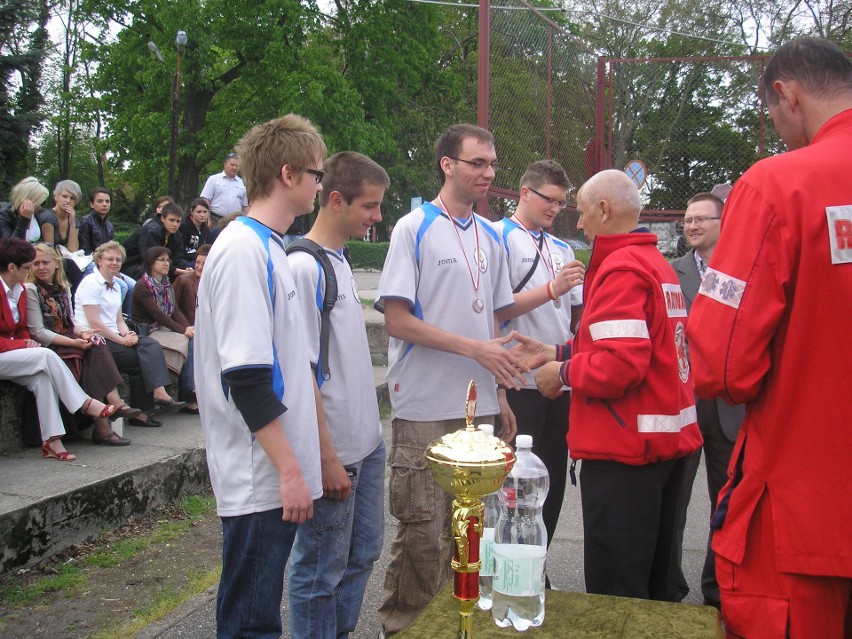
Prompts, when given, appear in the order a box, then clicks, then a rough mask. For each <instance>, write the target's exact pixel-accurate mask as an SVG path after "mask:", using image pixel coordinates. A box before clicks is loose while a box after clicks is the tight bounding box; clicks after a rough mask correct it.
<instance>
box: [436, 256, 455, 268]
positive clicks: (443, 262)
mask: <svg viewBox="0 0 852 639" xmlns="http://www.w3.org/2000/svg"><path fill="white" fill-rule="evenodd" d="M456 262H458V260H457V259H456V258H454V257H448V258H447V259H445V260H438V266H444V265H446V264H455V263H456Z"/></svg>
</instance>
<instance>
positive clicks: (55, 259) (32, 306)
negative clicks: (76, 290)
mask: <svg viewBox="0 0 852 639" xmlns="http://www.w3.org/2000/svg"><path fill="white" fill-rule="evenodd" d="M35 250H36V256H35V259H34V260H33V267H32V269H31V270H30V275H29V277H28V278H27V280H28V283H27V285H26V289H27V327H28V328H29V331H30V335H31V336H32V337H33V339H35V341H37V342H39V343H40V344H42V345H43V346H47V347H48V348H50V349H51V350H53V351H55V352H56V354H57V355H59V357H61V358H62V360H63V361H64V362H65V364H66V365H67V366H68V368H69V369H71V372H72V374H73V375H74V379H76V380H77V382H78V383H79V384H80V386H81V387H82V388H83V390H84V391H86V392H87V393H88V394H89V395H91V396H92V397H97V398H98V399H103V398H105V399H106V401H107V403H109V404H114V405H115V406H118V409H117V410H116V411H115V413H113V419H116V418H118V417H126V418H128V419H131V418H133V417H138V416H139V415H140V414H141V413H142V411H141V410H139V409H138V408H131V407H130V406H128V405H127V404H125V403H124V401H123V400H122V399H121V396H120V395H119V394H118V389H117V388H116V387H117V386H118V385H119V384H120V383H121V373H119V372H118V369H117V368H116V367H115V362H114V361H113V359H112V355H111V354H110V352H109V349H108V348H107V347H106V344H105V343H104V340H103V338H102V337H100V336H99V335H98V334H97V332H96V331H93V330H91V329H88V330H83V329H82V328H80V327H78V326H74V320H73V310H72V307H71V293H70V291H69V290H68V280H67V279H66V278H65V273H64V271H63V270H62V259H61V257H60V255H59V251H57V250H56V249H55V248H53V247H52V246H48V245H47V244H36V245H35ZM95 426H96V428H95V431H94V432H93V433H92V441H93V442H95V443H96V444H111V445H113V446H127V445H128V444H130V440H129V439H126V438H124V437H121V436H120V435H119V434H118V433H116V432H115V431H113V430H112V428H110V426H109V424H108V423H107V422H106V421H105V420H102V421H100V422H96V424H95Z"/></svg>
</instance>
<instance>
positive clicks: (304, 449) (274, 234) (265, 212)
mask: <svg viewBox="0 0 852 639" xmlns="http://www.w3.org/2000/svg"><path fill="white" fill-rule="evenodd" d="M239 150H240V153H241V155H242V158H243V169H244V174H245V177H246V182H247V185H248V192H249V196H250V197H251V199H252V201H253V203H254V205H253V207H252V210H251V215H250V216H247V217H241V218H238V219H237V220H235V221H234V222H233V223H232V224H231V225H229V226H228V228H227V229H226V230H225V231H223V232H222V235H221V236H220V237H219V239H218V241H217V242H216V244H215V246H214V247H213V248H212V249H211V251H210V255H209V257H208V259H207V262H206V264H205V269H204V270H205V272H204V277H202V278H201V282H200V285H199V290H198V309H197V310H196V317H195V320H196V338H195V339H196V345H195V357H196V371H197V376H196V379H197V381H198V384H197V387H196V393H197V395H198V401H199V405H200V410H201V424H202V427H203V429H204V434H205V439H206V442H207V459H208V465H209V468H210V478H211V482H212V484H213V490H214V493H215V495H216V504H217V508H218V512H219V515H220V517H221V518H222V531H223V550H222V577H221V580H220V583H219V593H218V597H217V604H216V621H217V634H218V637H219V638H220V639H222V638H230V637H234V638H236V637H246V636H279V635H280V633H281V613H280V610H281V596H282V590H283V582H284V570H285V565H286V563H287V560H288V558H289V555H290V549H291V547H292V544H293V540H294V538H295V535H296V530H297V528H298V525H299V524H301V523H304V522H305V521H307V520H308V519H310V518H311V515H312V514H313V500H314V499H317V498H319V497H320V496H321V495H322V477H321V472H320V444H319V436H318V432H317V431H318V428H317V419H318V414H317V397H318V395H317V394H316V393H315V388H316V387H315V384H314V382H313V380H312V375H311V368H310V359H309V353H308V347H307V334H306V330H305V327H304V323H303V320H302V310H301V305H300V300H299V296H298V293H297V291H296V286H295V283H294V281H293V276H292V274H291V272H290V268H289V265H288V262H287V256H286V254H285V252H284V246H283V242H282V240H281V235H282V234H283V233H284V232H285V231H286V230H287V228H288V227H289V226H290V224H291V222H292V221H293V218H295V217H296V216H297V215H302V214H304V213H308V212H310V211H311V210H312V209H313V205H314V200H315V198H316V195H317V193H318V192H319V191H320V190H321V189H322V187H321V186H320V180H321V179H322V175H323V173H322V170H321V167H322V162H323V159H324V157H325V153H326V148H325V144H324V143H323V140H322V138H321V137H320V135H319V133H318V132H317V130H316V129H315V128H314V126H313V125H312V124H311V123H310V122H309V121H308V120H306V119H305V118H302V117H301V116H298V115H293V114H289V115H285V116H283V117H281V118H278V119H275V120H272V121H270V122H266V123H264V124H260V125H258V126H256V127H254V128H253V129H251V130H250V131H249V132H248V133H247V134H246V135H245V136H244V137H243V139H242V140H241V141H240V143H239ZM320 418H322V414H321V413H320Z"/></svg>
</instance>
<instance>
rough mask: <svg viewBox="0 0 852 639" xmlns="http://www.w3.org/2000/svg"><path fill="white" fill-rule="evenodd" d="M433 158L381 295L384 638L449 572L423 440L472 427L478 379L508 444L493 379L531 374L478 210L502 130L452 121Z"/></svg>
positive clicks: (505, 278) (485, 408)
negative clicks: (385, 404)
mask: <svg viewBox="0 0 852 639" xmlns="http://www.w3.org/2000/svg"><path fill="white" fill-rule="evenodd" d="M435 164H436V168H437V169H438V175H439V177H440V179H441V184H442V186H441V191H440V192H439V193H438V196H437V197H436V198H435V199H434V200H433V201H432V202H426V203H424V204H423V205H422V206H420V207H418V208H417V209H415V210H414V211H412V212H411V213H409V214H408V215H405V216H404V217H403V218H402V219H401V220H400V221H399V222H398V223H397V225H396V227H395V228H394V232H393V236H392V237H391V243H390V249H389V250H388V256H387V259H386V260H385V268H384V270H383V271H382V278H381V281H380V283H379V292H378V296H379V299H378V301H377V302H376V308H377V309H378V310H380V311H383V312H384V314H385V324H386V326H387V329H388V334H389V335H390V337H391V340H390V348H389V352H388V360H389V364H390V366H389V368H388V390H389V391H390V399H391V405H392V406H393V417H394V420H393V442H392V445H391V451H390V467H391V475H390V484H389V493H390V512H391V514H392V515H393V516H394V517H395V518H396V519H397V520H398V522H399V525H398V526H397V533H396V537H395V538H394V540H393V545H392V549H391V561H390V565H389V566H388V571H387V575H386V576H385V585H384V602H383V603H382V606H381V608H380V609H379V618H380V619H381V622H382V627H383V631H384V633H385V634H386V635H391V634H394V633H396V632H399V631H400V630H402V629H404V628H406V627H407V626H409V625H410V624H411V623H412V622H413V621H414V619H415V617H416V616H417V614H418V613H419V612H420V611H421V610H422V609H423V608H424V607H425V606H426V605H427V604H428V603H429V601H431V599H432V597H434V596H435V595H436V594H437V593H438V592H439V591H440V590H441V588H442V587H443V585H444V584H445V583H446V581H447V580H448V579H449V577H450V575H451V574H452V570H451V569H450V560H451V558H452V551H453V547H454V544H453V543H452V536H451V532H450V517H451V504H452V496H450V495H447V494H446V493H445V492H444V491H443V490H442V489H441V488H440V487H439V486H438V485H437V484H436V483H435V481H434V480H433V479H432V476H431V473H430V471H429V469H428V468H427V467H426V461H425V451H426V447H427V446H428V445H429V443H430V442H431V441H432V440H434V439H435V438H437V437H441V436H443V435H446V434H448V433H451V432H453V431H456V430H458V429H459V428H463V427H464V426H465V419H464V417H465V401H464V399H465V391H466V390H467V386H468V383H469V382H470V381H471V380H475V381H476V383H477V387H478V399H477V422H483V421H488V422H490V423H494V421H495V418H496V417H497V415H498V414H499V415H500V418H501V419H500V430H499V431H498V433H499V435H500V436H501V437H502V438H503V439H505V440H506V441H511V439H512V438H513V437H514V436H515V418H514V416H513V415H512V412H511V410H510V409H509V406H508V404H507V403H506V398H505V391H503V390H501V391H500V392H499V393H498V391H497V383H500V384H504V385H509V386H511V387H513V388H514V387H518V383H519V382H520V381H523V376H522V373H524V372H526V370H527V369H525V368H524V367H523V364H521V363H520V362H519V361H518V359H517V358H516V357H515V356H514V355H512V354H511V353H509V352H508V351H506V350H504V348H503V345H504V344H506V343H508V341H510V340H511V336H507V337H505V338H498V339H495V335H496V334H497V330H498V327H497V326H496V320H495V317H494V313H495V312H496V311H499V310H500V309H502V308H504V307H506V306H509V305H511V304H512V303H513V301H512V288H511V285H510V284H509V273H508V268H507V264H506V258H505V253H504V252H503V248H502V246H501V243H500V236H499V235H498V234H497V232H496V231H495V230H494V228H493V226H492V225H491V223H490V222H489V221H488V220H487V219H485V218H484V217H481V216H478V215H476V214H475V213H474V212H473V205H474V204H475V203H476V202H479V201H481V200H482V199H483V198H484V197H485V195H486V193H487V192H488V189H489V188H490V186H491V182H492V180H493V179H494V171H495V170H496V169H497V152H496V151H495V149H494V136H493V135H492V134H491V133H490V132H489V131H486V130H485V129H482V128H480V127H477V126H474V125H471V124H458V125H454V126H451V127H450V128H448V129H447V130H446V131H445V132H444V133H443V134H441V136H440V137H439V138H438V141H437V142H436V143H435ZM495 378H496V379H495ZM495 426H496V424H495Z"/></svg>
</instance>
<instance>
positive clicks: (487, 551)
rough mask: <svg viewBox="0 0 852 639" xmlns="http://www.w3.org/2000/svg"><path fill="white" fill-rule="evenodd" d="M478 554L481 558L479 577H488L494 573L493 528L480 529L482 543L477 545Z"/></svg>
mask: <svg viewBox="0 0 852 639" xmlns="http://www.w3.org/2000/svg"><path fill="white" fill-rule="evenodd" d="M479 556H480V559H482V568H480V569H479V576H480V577H490V576H491V575H493V574H494V529H493V528H485V529H484V530H483V531H482V543H481V544H480V546H479Z"/></svg>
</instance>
